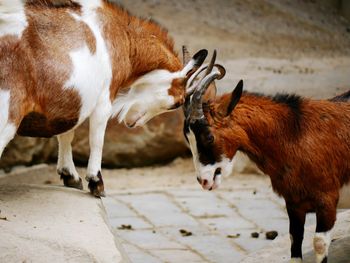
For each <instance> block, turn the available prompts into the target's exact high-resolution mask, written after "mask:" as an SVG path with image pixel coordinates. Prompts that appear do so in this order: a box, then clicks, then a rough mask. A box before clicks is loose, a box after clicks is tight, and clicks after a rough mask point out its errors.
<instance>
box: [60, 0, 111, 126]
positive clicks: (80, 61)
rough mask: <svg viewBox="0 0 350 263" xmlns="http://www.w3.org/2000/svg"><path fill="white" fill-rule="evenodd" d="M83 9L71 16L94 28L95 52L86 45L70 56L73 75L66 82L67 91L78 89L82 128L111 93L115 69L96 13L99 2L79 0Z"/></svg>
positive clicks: (92, 29)
mask: <svg viewBox="0 0 350 263" xmlns="http://www.w3.org/2000/svg"><path fill="white" fill-rule="evenodd" d="M80 3H81V4H82V8H83V14H82V16H78V15H76V14H72V16H73V17H74V18H75V19H77V20H79V21H83V22H84V23H86V24H87V25H88V27H89V28H90V29H91V31H92V33H93V35H94V37H95V39H96V52H95V53H94V54H92V53H91V52H90V50H89V48H88V47H87V45H86V44H84V45H83V46H82V47H81V48H79V49H77V50H74V51H73V52H71V53H70V57H71V60H72V64H73V72H72V75H71V76H70V79H69V80H68V81H67V82H66V83H65V87H66V88H74V89H76V90H77V91H78V92H79V94H80V96H81V99H82V108H81V110H80V116H79V122H78V124H77V125H79V124H80V123H81V122H83V121H84V120H85V119H86V118H87V117H88V116H90V114H91V113H92V111H93V110H94V108H95V107H96V104H97V101H98V100H99V97H100V96H101V94H102V93H104V92H109V86H110V83H111V79H112V67H111V62H110V57H109V53H108V50H107V47H106V43H105V41H104V39H103V36H102V32H101V29H100V23H99V21H98V17H97V14H96V11H95V10H94V9H95V8H97V7H98V6H99V5H100V4H101V2H100V1H96V0H93V1H87V0H86V1H80Z"/></svg>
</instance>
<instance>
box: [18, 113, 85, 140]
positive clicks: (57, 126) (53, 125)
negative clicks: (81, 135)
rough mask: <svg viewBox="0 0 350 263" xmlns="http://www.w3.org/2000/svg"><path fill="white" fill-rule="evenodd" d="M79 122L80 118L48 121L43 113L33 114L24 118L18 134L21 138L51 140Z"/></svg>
mask: <svg viewBox="0 0 350 263" xmlns="http://www.w3.org/2000/svg"><path fill="white" fill-rule="evenodd" d="M77 122H78V118H73V119H62V118H55V119H48V118H47V117H46V116H45V115H44V114H42V113H38V112H31V113H29V114H27V115H26V116H25V117H24V118H23V120H22V122H21V124H20V126H19V128H18V130H17V134H18V135H21V136H29V137H45V138H49V137H52V136H54V135H57V134H60V133H64V132H66V131H68V130H70V129H72V128H73V127H74V126H75V125H76V124H77Z"/></svg>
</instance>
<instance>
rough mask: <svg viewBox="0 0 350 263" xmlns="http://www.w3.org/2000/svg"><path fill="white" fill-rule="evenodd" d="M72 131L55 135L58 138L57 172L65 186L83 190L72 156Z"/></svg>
mask: <svg viewBox="0 0 350 263" xmlns="http://www.w3.org/2000/svg"><path fill="white" fill-rule="evenodd" d="M73 137H74V131H73V130H72V131H68V132H66V133H64V134H60V135H57V140H58V161H57V173H58V174H59V175H60V176H61V179H62V180H63V184H64V185H65V186H67V187H72V188H77V189H80V190H83V183H82V180H81V178H80V177H79V174H78V172H77V170H76V169H75V166H74V162H73V156H72V145H71V144H72V141H73Z"/></svg>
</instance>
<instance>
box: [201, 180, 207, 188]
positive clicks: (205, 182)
mask: <svg viewBox="0 0 350 263" xmlns="http://www.w3.org/2000/svg"><path fill="white" fill-rule="evenodd" d="M207 184H208V180H207V179H204V180H202V186H203V187H204V186H206V185H207Z"/></svg>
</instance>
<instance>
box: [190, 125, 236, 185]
mask: <svg viewBox="0 0 350 263" xmlns="http://www.w3.org/2000/svg"><path fill="white" fill-rule="evenodd" d="M187 138H188V141H189V143H190V148H191V152H192V155H193V164H194V167H195V170H196V175H197V178H199V179H201V180H207V181H208V184H207V185H206V186H203V187H204V189H210V188H212V189H215V188H217V187H219V185H220V184H221V178H222V176H228V175H229V174H230V173H231V172H232V169H233V162H232V160H230V159H229V158H227V157H225V156H222V158H221V159H222V160H221V161H220V162H216V163H215V164H208V165H203V164H202V163H201V162H200V161H199V154H198V149H197V142H196V137H195V135H194V133H193V132H192V131H191V130H190V132H189V133H188V134H187ZM218 168H220V169H221V174H219V175H217V176H216V177H215V180H214V175H215V171H216V169H218Z"/></svg>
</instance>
